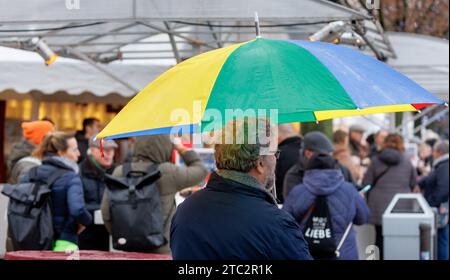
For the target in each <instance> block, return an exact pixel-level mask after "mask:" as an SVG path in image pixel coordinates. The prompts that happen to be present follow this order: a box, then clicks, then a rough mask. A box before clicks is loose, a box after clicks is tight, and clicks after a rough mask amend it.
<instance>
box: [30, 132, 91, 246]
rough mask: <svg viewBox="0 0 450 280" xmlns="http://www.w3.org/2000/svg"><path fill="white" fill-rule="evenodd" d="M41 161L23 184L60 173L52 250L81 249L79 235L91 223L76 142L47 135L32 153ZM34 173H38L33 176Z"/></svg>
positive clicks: (59, 134)
mask: <svg viewBox="0 0 450 280" xmlns="http://www.w3.org/2000/svg"><path fill="white" fill-rule="evenodd" d="M33 156H35V157H37V158H39V159H41V160H42V165H40V166H38V167H37V168H36V170H35V171H33V169H32V170H31V171H30V172H29V173H28V174H26V175H25V176H24V177H23V178H22V179H21V183H25V182H29V181H30V179H31V177H33V178H36V179H38V180H42V181H46V180H47V178H50V177H52V176H54V175H55V174H58V175H59V176H57V178H56V179H55V180H54V181H53V183H52V184H51V186H50V188H51V210H52V214H53V231H54V237H53V240H54V242H53V248H52V249H53V251H62V252H65V251H74V250H78V235H79V234H80V233H81V232H82V231H83V230H84V228H85V227H86V226H88V225H89V224H90V223H91V222H92V217H91V215H90V214H89V212H88V211H87V209H86V207H85V203H84V196H83V186H82V183H81V179H80V177H79V175H78V172H79V169H78V165H77V161H78V157H79V156H80V152H79V150H78V147H77V141H76V139H75V138H74V137H73V136H72V135H69V134H66V133H63V132H51V133H48V134H47V135H46V136H45V138H44V140H43V141H42V143H41V144H40V145H39V146H38V148H37V149H36V150H35V151H34V152H33ZM33 172H35V174H32V173H33Z"/></svg>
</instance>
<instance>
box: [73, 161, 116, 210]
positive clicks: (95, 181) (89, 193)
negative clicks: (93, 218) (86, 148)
mask: <svg viewBox="0 0 450 280" xmlns="http://www.w3.org/2000/svg"><path fill="white" fill-rule="evenodd" d="M92 161H94V159H92V158H91V156H90V155H87V156H86V158H85V159H84V160H83V161H82V162H81V163H80V165H79V166H80V177H81V182H82V183H83V193H84V201H85V203H86V208H87V210H88V211H89V212H90V213H91V214H92V213H94V212H95V211H96V210H99V209H100V205H101V203H102V198H103V193H104V191H105V188H106V183H105V174H112V171H113V170H114V168H115V166H114V165H113V166H111V167H110V168H108V169H104V170H100V169H99V167H97V166H95V164H94V163H93V162H92Z"/></svg>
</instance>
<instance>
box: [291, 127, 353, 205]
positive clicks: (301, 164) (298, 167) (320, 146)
mask: <svg viewBox="0 0 450 280" xmlns="http://www.w3.org/2000/svg"><path fill="white" fill-rule="evenodd" d="M333 151H334V147H333V144H332V143H331V141H330V140H329V139H328V138H327V137H326V136H325V134H323V133H322V132H320V131H312V132H309V133H307V134H306V135H305V136H304V138H303V144H302V148H301V149H300V157H299V160H298V162H297V164H295V165H294V166H292V167H291V168H290V169H289V170H288V172H287V173H286V176H285V177H284V182H283V197H284V198H286V197H287V195H288V194H289V192H290V191H291V190H292V189H293V188H294V187H295V186H297V185H299V184H301V183H302V182H303V176H304V174H305V169H306V163H307V161H308V159H310V158H311V157H312V156H313V155H314V154H317V153H320V154H326V155H330V156H331V155H332V153H333ZM336 166H337V167H338V168H339V170H340V172H341V173H342V174H343V177H344V179H345V181H347V182H349V183H352V184H353V185H356V183H355V181H354V178H353V176H352V174H351V172H350V170H349V169H348V168H346V167H345V166H343V165H342V164H340V163H338V162H336Z"/></svg>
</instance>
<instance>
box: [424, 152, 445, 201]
mask: <svg viewBox="0 0 450 280" xmlns="http://www.w3.org/2000/svg"><path fill="white" fill-rule="evenodd" d="M419 186H420V188H421V189H422V190H423V193H424V194H423V195H424V197H425V199H426V200H427V201H428V204H430V206H431V207H439V206H440V204H441V203H444V202H447V201H448V188H449V187H448V155H447V156H444V157H442V158H440V159H438V160H437V161H436V162H435V163H434V168H433V171H432V172H431V173H430V175H428V176H427V177H425V178H423V179H422V180H421V181H420V182H419Z"/></svg>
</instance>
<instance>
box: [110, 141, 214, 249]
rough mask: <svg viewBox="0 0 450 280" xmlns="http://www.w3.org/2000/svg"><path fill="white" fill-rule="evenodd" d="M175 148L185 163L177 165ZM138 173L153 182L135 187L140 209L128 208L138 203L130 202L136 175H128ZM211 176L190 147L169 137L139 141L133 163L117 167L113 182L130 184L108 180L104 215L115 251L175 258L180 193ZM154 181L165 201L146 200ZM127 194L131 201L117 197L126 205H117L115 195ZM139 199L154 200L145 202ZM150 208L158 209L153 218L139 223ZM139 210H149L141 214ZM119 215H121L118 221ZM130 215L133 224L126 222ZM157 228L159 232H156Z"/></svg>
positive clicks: (149, 214) (160, 198) (149, 215)
mask: <svg viewBox="0 0 450 280" xmlns="http://www.w3.org/2000/svg"><path fill="white" fill-rule="evenodd" d="M174 150H175V151H176V152H177V153H178V154H179V155H180V157H181V158H182V160H183V162H184V165H176V164H174V163H172V162H173V161H172V157H173V152H174ZM133 173H134V174H135V175H137V177H136V182H137V181H140V182H145V181H143V180H141V179H143V178H144V177H148V179H149V181H148V182H149V183H148V184H145V183H141V184H137V185H135V186H133V187H135V189H136V191H135V192H134V193H135V194H136V197H137V198H136V200H135V202H136V201H137V203H136V204H135V205H136V206H137V207H131V208H128V206H127V205H126V204H127V203H126V202H131V203H132V200H128V199H127V198H130V197H132V196H128V195H127V193H128V189H129V188H130V187H131V185H130V182H131V181H130V180H129V179H131V178H132V177H133V176H131V177H128V175H133ZM139 173H141V174H139ZM207 175H208V169H207V167H206V166H205V165H204V164H203V161H202V159H201V158H200V156H199V154H197V153H196V152H195V151H193V150H191V149H188V148H186V147H184V146H183V145H182V144H181V143H175V144H174V143H172V141H171V139H170V136H169V135H152V136H142V137H139V138H138V139H137V141H136V144H135V147H134V152H133V158H132V161H131V163H125V164H123V165H120V166H118V167H116V169H115V170H114V172H113V174H112V177H113V178H116V179H118V180H119V181H122V183H124V185H126V186H124V185H122V184H119V185H122V187H115V186H114V185H115V183H114V182H113V181H111V180H108V181H107V190H106V191H105V193H104V195H103V200H102V205H101V210H102V217H103V221H104V223H105V226H106V228H107V230H108V231H109V232H110V233H111V235H112V241H113V247H114V248H115V249H119V250H123V251H144V252H148V253H156V254H170V253H171V252H170V246H169V243H168V241H169V235H170V221H171V220H172V217H173V215H174V213H175V210H176V203H175V194H176V193H177V192H178V191H181V190H182V189H185V188H187V187H192V186H196V185H197V184H199V183H201V182H202V180H204V179H205V177H206V176H207ZM107 177H109V176H107ZM152 177H153V179H152ZM116 183H117V182H116ZM153 183H154V184H155V186H156V187H157V194H158V198H159V199H158V198H153V197H145V196H146V195H145V192H147V191H146V190H145V189H147V188H148V189H151V187H152V185H153ZM123 190H125V197H119V198H117V197H116V199H118V200H120V202H119V203H114V201H113V200H115V199H114V197H112V196H114V193H117V194H118V195H120V193H118V192H117V191H119V192H121V191H123ZM148 192H150V191H148ZM152 193H153V192H152ZM139 200H141V201H142V202H144V201H145V200H147V201H148V202H147V203H139ZM116 201H117V200H116ZM119 204H120V205H121V206H122V207H120V205H119ZM132 204H133V203H132ZM144 204H146V205H147V207H149V208H151V210H152V211H150V212H149V213H148V215H147V219H143V220H139V219H136V215H139V214H142V213H145V212H146V211H145V207H146V206H144ZM158 204H159V205H158ZM114 205H115V206H114ZM139 206H140V207H142V209H143V210H144V211H142V212H140V209H141V208H139ZM158 206H159V207H158ZM133 208H134V210H133ZM121 209H123V212H122V210H121ZM147 210H148V209H147ZM115 214H117V215H118V217H116V218H114V215H115ZM127 215H131V216H134V218H135V219H133V221H131V218H130V219H128V216H127ZM124 217H126V219H125V220H127V221H123V220H124V219H123V218H124ZM153 226H154V227H155V228H152V227H153ZM130 233H132V235H134V236H127V235H131V234H130ZM148 233H151V234H150V236H148V235H147V234H148ZM116 237H120V238H116ZM129 239H131V240H129Z"/></svg>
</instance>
